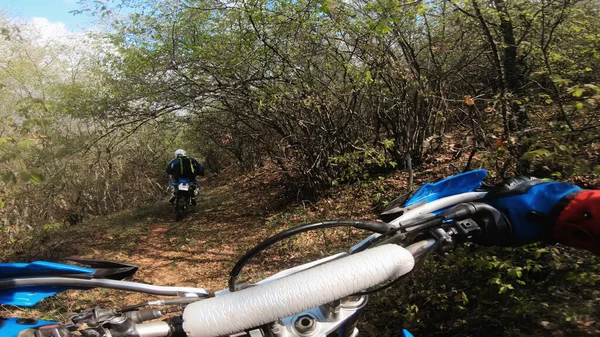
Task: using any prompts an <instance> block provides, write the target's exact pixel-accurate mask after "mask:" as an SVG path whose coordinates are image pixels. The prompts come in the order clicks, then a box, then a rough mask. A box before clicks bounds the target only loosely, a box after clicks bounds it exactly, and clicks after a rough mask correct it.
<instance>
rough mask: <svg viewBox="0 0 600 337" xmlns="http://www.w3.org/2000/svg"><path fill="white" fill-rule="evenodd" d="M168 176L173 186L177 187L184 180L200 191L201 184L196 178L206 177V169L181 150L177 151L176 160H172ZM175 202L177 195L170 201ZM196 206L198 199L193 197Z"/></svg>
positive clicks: (168, 168)
mask: <svg viewBox="0 0 600 337" xmlns="http://www.w3.org/2000/svg"><path fill="white" fill-rule="evenodd" d="M166 171H167V174H169V175H171V186H175V185H176V184H177V183H178V182H179V179H181V178H183V179H186V180H188V181H189V183H190V185H193V186H194V187H195V188H196V189H200V184H199V183H198V182H197V181H196V176H199V175H204V167H203V166H202V165H201V164H200V163H199V162H198V161H197V160H196V159H195V158H190V157H187V156H186V155H185V151H184V150H182V149H179V150H177V151H175V159H173V160H171V162H170V163H169V165H168V166H167V169H166ZM174 201H175V193H173V197H172V198H171V199H170V200H169V202H170V203H173V202H174ZM195 204H196V198H195V197H192V205H195Z"/></svg>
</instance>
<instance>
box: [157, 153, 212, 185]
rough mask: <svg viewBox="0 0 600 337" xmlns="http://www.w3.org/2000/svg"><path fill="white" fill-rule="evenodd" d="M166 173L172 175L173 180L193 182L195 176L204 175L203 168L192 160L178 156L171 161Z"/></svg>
mask: <svg viewBox="0 0 600 337" xmlns="http://www.w3.org/2000/svg"><path fill="white" fill-rule="evenodd" d="M166 172H167V174H170V175H172V176H173V178H174V179H179V178H187V179H190V180H194V179H195V178H196V176H198V175H203V174H204V167H203V166H202V165H201V164H200V163H199V162H198V161H197V160H196V159H194V158H189V157H185V156H180V157H177V158H175V159H173V160H171V162H170V163H169V165H168V166H167V169H166Z"/></svg>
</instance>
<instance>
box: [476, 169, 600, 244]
mask: <svg viewBox="0 0 600 337" xmlns="http://www.w3.org/2000/svg"><path fill="white" fill-rule="evenodd" d="M483 201H484V202H485V203H487V204H489V205H491V206H493V207H495V208H497V209H498V210H499V211H501V212H502V213H504V214H505V216H506V217H507V219H508V220H509V221H510V224H511V228H512V233H511V239H510V240H509V244H512V245H517V244H523V243H527V242H531V241H534V240H539V239H546V240H558V241H559V242H561V243H563V244H566V245H569V246H573V247H576V248H583V249H587V250H589V251H592V252H593V253H595V254H599V255H600V244H599V243H600V191H585V190H582V189H581V188H579V187H577V186H575V185H574V184H571V183H566V182H557V181H551V180H542V179H536V178H531V177H520V178H512V179H509V180H507V182H506V183H505V184H504V185H501V186H497V187H495V188H492V189H491V190H490V191H489V192H488V194H487V196H486V198H485V199H484V200H483Z"/></svg>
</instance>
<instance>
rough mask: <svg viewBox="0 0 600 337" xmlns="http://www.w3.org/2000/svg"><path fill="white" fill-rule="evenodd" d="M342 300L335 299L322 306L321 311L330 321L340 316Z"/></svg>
mask: <svg viewBox="0 0 600 337" xmlns="http://www.w3.org/2000/svg"><path fill="white" fill-rule="evenodd" d="M340 306H341V301H340V300H335V301H333V302H329V303H326V304H324V305H322V306H321V312H322V313H323V316H325V318H326V319H327V320H328V321H336V320H337V319H338V318H339V317H340Z"/></svg>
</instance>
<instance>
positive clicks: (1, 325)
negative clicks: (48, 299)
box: [0, 318, 56, 337]
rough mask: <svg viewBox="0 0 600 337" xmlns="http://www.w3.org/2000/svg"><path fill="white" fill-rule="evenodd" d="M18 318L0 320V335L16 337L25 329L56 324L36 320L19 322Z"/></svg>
mask: <svg viewBox="0 0 600 337" xmlns="http://www.w3.org/2000/svg"><path fill="white" fill-rule="evenodd" d="M17 320H18V318H7V319H2V320H0V336H2V337H17V335H18V334H19V332H21V331H22V330H26V329H32V328H37V327H39V326H43V325H50V324H56V322H51V321H42V320H38V321H37V322H36V323H35V324H19V323H17Z"/></svg>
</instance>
